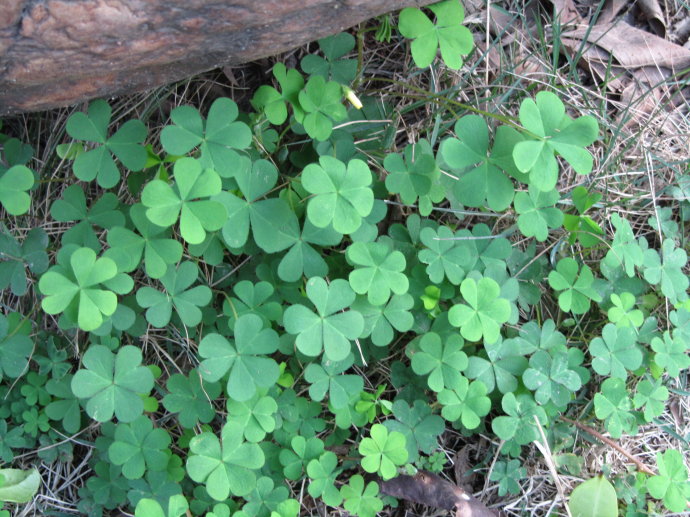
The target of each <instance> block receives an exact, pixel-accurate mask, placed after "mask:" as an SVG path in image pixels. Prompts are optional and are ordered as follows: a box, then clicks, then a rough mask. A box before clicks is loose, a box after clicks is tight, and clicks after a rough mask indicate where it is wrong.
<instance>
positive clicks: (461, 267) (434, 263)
mask: <svg viewBox="0 0 690 517" xmlns="http://www.w3.org/2000/svg"><path fill="white" fill-rule="evenodd" d="M454 236H455V235H454V234H453V232H452V231H451V230H450V228H448V227H446V226H440V227H439V228H438V230H436V231H435V230H434V229H432V228H423V229H422V231H421V232H420V234H419V238H420V240H421V241H422V243H423V244H424V245H425V246H426V248H425V249H421V250H420V251H419V261H420V262H422V263H424V264H428V266H427V268H426V272H427V274H428V275H429V280H431V281H432V282H434V283H435V284H440V283H441V282H443V279H444V277H445V278H447V279H448V281H449V282H450V283H452V284H454V285H459V284H460V282H462V280H463V279H464V278H465V273H466V272H467V271H469V270H470V268H471V267H472V266H473V265H474V264H475V262H476V260H477V257H476V251H475V253H474V254H473V250H472V248H471V247H468V246H463V245H462V244H458V243H459V242H460V243H461V242H462V241H456V240H453V237H454Z"/></svg>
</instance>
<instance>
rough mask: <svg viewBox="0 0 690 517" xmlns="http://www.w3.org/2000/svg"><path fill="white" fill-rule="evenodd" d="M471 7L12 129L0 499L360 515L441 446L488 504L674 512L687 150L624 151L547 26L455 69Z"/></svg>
mask: <svg viewBox="0 0 690 517" xmlns="http://www.w3.org/2000/svg"><path fill="white" fill-rule="evenodd" d="M546 14H547V15H548V14H550V13H546ZM464 16H465V12H464V10H463V8H462V6H461V4H459V3H458V2H456V1H455V0H446V1H443V2H440V3H438V4H435V5H432V6H430V7H429V8H424V9H417V8H408V9H405V10H403V11H402V12H400V13H398V14H396V16H395V17H392V16H385V17H382V18H381V19H379V20H377V21H375V22H371V23H369V24H367V25H365V26H363V27H361V28H360V29H358V30H357V31H353V33H352V34H351V33H342V34H338V35H336V36H333V37H330V38H326V39H324V40H321V41H320V42H319V43H318V46H315V47H314V48H313V49H312V52H310V53H306V52H305V53H304V55H303V56H302V58H301V60H300V62H298V63H297V62H295V63H293V64H292V65H289V64H286V63H283V62H281V61H278V62H276V63H275V65H274V66H273V68H272V74H271V76H269V77H267V78H266V79H265V81H263V82H264V84H262V85H261V86H260V87H258V88H256V89H252V91H251V92H249V93H248V94H247V93H244V99H245V101H244V103H243V106H244V107H243V109H240V108H239V107H238V103H237V102H235V100H233V98H230V97H227V96H219V95H213V91H214V89H213V88H214V87H213V86H212V87H211V88H207V89H206V90H204V91H205V92H206V96H205V97H204V96H199V97H197V95H199V94H190V93H189V88H190V87H191V86H190V85H193V84H195V83H187V86H186V87H185V86H182V87H178V88H179V89H178V90H174V92H173V93H172V94H171V93H170V90H169V89H168V90H166V91H165V95H163V94H162V93H161V92H162V90H161V91H160V92H158V93H157V94H149V95H148V96H143V97H138V99H140V102H139V104H137V105H136V106H135V108H131V107H130V108H128V109H123V107H122V105H120V104H118V103H117V102H114V103H109V102H108V101H106V100H95V101H93V102H91V103H90V104H89V105H88V107H87V108H86V109H85V110H83V111H78V110H77V111H75V110H72V111H70V112H69V113H68V114H67V116H65V114H64V113H63V114H61V117H62V118H61V119H60V120H61V121H62V126H60V130H58V131H55V132H52V133H51V135H50V137H49V138H48V140H47V141H46V140H45V137H43V138H44V139H43V140H41V144H40V147H38V146H37V144H36V143H35V142H32V141H31V139H30V138H28V137H30V136H31V135H30V133H28V132H27V134H25V135H22V131H21V130H20V129H17V123H16V120H10V121H8V124H7V125H6V127H5V128H4V133H3V134H2V135H1V136H0V145H1V146H2V154H1V155H0V205H1V206H2V211H3V212H4V218H3V225H2V228H0V287H1V288H3V289H4V290H3V297H2V304H3V305H2V309H3V310H2V315H0V381H2V383H1V384H0V395H1V396H0V461H1V462H2V464H1V467H2V468H0V501H3V502H5V503H6V506H5V509H4V510H0V515H10V514H12V513H14V514H17V515H20V514H29V513H30V512H38V513H41V514H43V515H73V514H75V513H79V514H83V515H107V514H110V513H111V512H120V514H127V515H136V516H137V517H178V516H181V515H189V516H191V515H206V516H207V517H220V516H230V515H233V516H236V517H295V516H297V515H300V514H304V515H313V514H319V515H323V514H324V513H326V514H336V513H338V512H342V511H346V512H349V513H350V514H352V515H358V516H361V517H368V516H373V515H375V514H377V512H388V511H390V508H392V507H394V506H396V505H399V504H404V503H402V502H400V501H396V500H395V499H394V498H392V497H390V496H388V495H386V494H390V493H392V492H393V490H392V489H387V488H386V487H387V485H386V483H387V482H389V480H394V479H395V478H396V476H399V475H400V474H408V475H412V474H414V473H415V472H417V471H418V470H424V471H430V472H436V473H441V474H442V475H444V476H448V475H449V473H450V470H452V469H451V468H450V467H451V466H452V465H454V466H455V472H456V479H455V481H456V482H457V483H458V484H460V485H461V486H464V487H465V488H466V489H467V491H468V492H470V493H472V492H474V493H475V495H476V496H477V497H478V498H479V499H481V500H482V501H483V502H484V504H486V505H487V506H490V507H492V508H495V509H497V510H499V509H500V510H502V511H504V512H505V513H506V514H508V515H520V514H532V515H547V514H549V515H554V514H556V513H557V512H561V513H562V514H568V515H573V516H581V517H585V516H599V517H609V516H616V515H626V516H630V517H633V516H638V515H653V514H662V513H665V512H675V513H681V512H684V511H686V506H687V502H688V499H689V498H690V481H689V480H688V470H687V465H686V461H687V451H688V447H689V444H688V437H689V436H690V435H689V434H688V432H689V431H690V429H689V428H688V424H687V422H686V423H685V424H684V423H682V417H679V416H678V415H682V414H686V412H687V410H688V409H687V403H686V401H685V399H684V397H687V395H688V387H687V368H688V366H690V356H689V355H688V349H689V348H690V300H689V299H688V293H687V291H688V284H689V281H688V276H687V251H686V250H687V231H686V228H685V226H684V224H685V222H686V221H687V220H688V216H689V214H690V211H688V208H689V207H690V205H688V184H689V183H688V177H689V176H688V162H687V157H686V160H685V161H682V160H679V161H675V162H674V161H672V160H667V161H664V160H665V159H664V157H663V156H662V153H661V152H660V151H659V154H658V155H657V154H654V153H655V152H656V151H655V150H654V149H652V150H651V151H650V150H649V149H648V150H647V151H645V153H644V154H643V156H642V158H641V159H639V160H638V161H637V162H634V164H633V163H632V161H631V160H633V158H627V157H626V156H628V155H635V153H636V152H637V149H636V148H635V147H634V145H635V142H636V141H638V140H639V138H640V135H641V134H643V131H646V130H648V129H649V126H650V124H649V123H648V124H647V125H645V126H638V129H637V131H638V133H637V134H636V135H633V136H632V137H630V136H625V135H627V134H628V133H626V128H625V127H624V126H625V121H623V122H616V121H614V120H612V118H611V116H610V114H609V111H608V110H607V103H606V100H605V99H604V98H603V97H601V96H599V97H597V96H595V95H587V92H589V91H591V90H588V89H587V88H593V87H594V86H596V85H587V84H583V83H579V82H578V80H577V77H578V76H577V72H576V70H574V66H573V65H571V64H570V63H565V64H563V65H560V64H559V61H558V59H559V58H558V55H557V54H558V52H557V51H554V50H553V49H549V48H548V45H544V46H543V48H544V52H545V53H544V57H545V58H549V59H552V60H553V61H552V62H551V64H552V65H553V69H552V71H553V73H552V74H546V73H545V74H542V75H539V79H538V80H533V81H529V80H524V79H522V78H521V76H520V75H519V74H518V73H517V72H516V71H515V69H511V70H510V72H509V73H502V74H496V76H495V77H494V78H493V82H486V83H485V84H484V87H483V88H472V89H468V88H467V85H469V84H473V83H472V81H473V80H474V79H473V77H476V76H478V75H481V74H482V68H481V67H482V66H483V67H488V65H487V63H488V62H489V57H490V56H489V53H490V51H492V50H496V49H495V48H494V47H491V48H490V47H486V46H482V45H480V46H479V47H477V46H476V45H475V38H474V37H473V34H472V32H471V31H470V30H469V29H468V28H467V25H466V24H463V19H464ZM552 23H553V26H551V27H549V28H548V30H549V31H551V32H548V31H547V27H541V29H542V30H543V32H541V33H540V34H541V36H542V37H543V38H546V37H547V34H550V35H551V36H552V37H553V38H554V41H556V40H557V34H556V33H557V30H558V28H559V25H558V23H557V21H556V19H552ZM395 25H397V29H396V28H395ZM353 34H354V35H353ZM377 40H378V41H377ZM544 41H545V40H544ZM542 43H543V41H542ZM369 45H371V47H372V48H376V45H381V46H383V47H384V48H387V50H385V52H386V53H388V52H389V51H390V50H391V49H393V50H395V51H397V52H399V53H400V54H401V56H402V57H401V58H400V59H401V60H402V61H404V62H405V63H406V66H407V67H408V68H406V69H405V74H407V75H406V79H405V80H404V81H402V80H399V78H398V77H397V76H396V75H395V74H386V73H382V74H381V75H377V71H378V72H381V71H384V72H385V68H384V67H383V65H382V64H381V63H385V59H383V61H381V58H380V56H379V55H378V54H377V52H378V51H376V50H368V46H369ZM386 45H388V47H385V46H386ZM407 49H409V53H408V54H406V50H407ZM550 52H553V56H551V54H550ZM405 56H407V57H405ZM549 56H551V57H549ZM291 57H292V59H293V60H294V55H292V56H291ZM465 59H466V60H467V62H465V61H464V60H465ZM530 59H536V58H535V56H534V55H533V56H531V57H530ZM377 63H378V64H377ZM546 64H547V65H548V64H549V61H548V60H547V62H546ZM377 67H378V68H377ZM485 72H486V74H487V75H486V77H488V68H486V70H485ZM562 74H570V79H569V80H568V81H562V78H563V75H562ZM511 81H512V83H510V84H509V82H511ZM518 86H519V87H518ZM468 91H470V92H471V93H468ZM171 99H172V100H171ZM394 99H398V101H397V102H398V103H397V104H396V103H395V102H394ZM185 101H188V102H185ZM686 127H687V126H686ZM644 134H647V133H644ZM15 135H16V136H15ZM22 136H23V138H22V139H20V138H17V137H22ZM686 136H687V135H686ZM686 144H687V142H686ZM650 148H651V147H650ZM634 159H638V158H634ZM639 163H642V164H643V165H646V166H647V169H646V170H642V171H641V172H640V171H635V172H631V173H630V174H629V175H628V174H626V173H624V172H622V171H623V170H624V169H626V170H630V169H632V168H634V167H636V166H638V165H639ZM654 168H655V170H653V169H654ZM618 170H620V171H621V172H620V173H616V172H612V171H618ZM662 174H663V175H665V176H664V180H663V181H657V178H655V175H656V176H657V177H661V175H662ZM674 419H675V421H674ZM686 420H687V417H686ZM650 437H651V438H650ZM469 474H471V476H470V475H469ZM430 502H433V501H430ZM113 514H114V513H113ZM458 516H459V517H463V514H461V513H460V512H458Z"/></svg>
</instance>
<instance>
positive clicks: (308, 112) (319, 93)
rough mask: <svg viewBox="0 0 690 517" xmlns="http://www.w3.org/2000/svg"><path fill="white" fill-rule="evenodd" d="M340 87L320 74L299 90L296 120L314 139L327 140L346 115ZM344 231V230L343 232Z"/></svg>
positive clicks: (311, 78)
mask: <svg viewBox="0 0 690 517" xmlns="http://www.w3.org/2000/svg"><path fill="white" fill-rule="evenodd" d="M342 97H343V92H342V87H341V86H340V84H339V83H337V82H335V81H328V82H326V80H325V79H324V78H323V77H321V76H320V75H314V76H312V77H310V78H309V81H307V84H306V85H305V86H304V89H302V91H301V92H299V103H300V106H301V107H302V109H303V110H304V118H302V119H301V120H299V119H298V120H297V121H298V122H299V123H301V124H302V125H303V126H304V129H305V131H306V132H307V134H308V135H309V136H310V137H312V138H313V139H315V140H321V141H323V140H327V139H328V137H329V136H331V133H332V132H333V122H338V121H340V120H343V119H344V118H345V117H347V110H346V109H345V106H344V105H343V103H342V102H341V99H342ZM343 233H344V232H343Z"/></svg>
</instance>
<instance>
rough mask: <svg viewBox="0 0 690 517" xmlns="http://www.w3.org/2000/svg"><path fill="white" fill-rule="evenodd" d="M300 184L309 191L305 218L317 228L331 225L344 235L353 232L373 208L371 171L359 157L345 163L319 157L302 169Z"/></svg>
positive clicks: (331, 158)
mask: <svg viewBox="0 0 690 517" xmlns="http://www.w3.org/2000/svg"><path fill="white" fill-rule="evenodd" d="M302 185H303V186H304V188H305V189H306V190H307V191H308V192H309V193H311V194H314V196H313V197H312V198H310V199H309V204H308V205H307V217H308V218H309V221H310V222H311V223H312V224H313V225H314V226H316V227H317V228H325V227H326V226H328V225H330V224H332V225H333V228H334V229H335V230H336V231H337V232H339V233H343V234H350V233H353V232H355V231H356V230H357V229H358V228H359V227H360V226H361V224H362V219H363V218H364V217H366V216H368V215H369V214H370V213H371V211H372V209H373V207H374V193H373V192H372V190H371V188H370V185H371V171H370V170H369V167H368V166H367V164H366V163H364V162H363V161H361V160H350V161H349V162H348V164H347V166H346V165H345V164H344V163H343V162H341V161H340V160H338V159H336V158H333V157H331V156H322V157H321V158H319V164H318V165H317V164H315V163H312V164H309V165H307V167H306V168H305V169H304V170H303V171H302Z"/></svg>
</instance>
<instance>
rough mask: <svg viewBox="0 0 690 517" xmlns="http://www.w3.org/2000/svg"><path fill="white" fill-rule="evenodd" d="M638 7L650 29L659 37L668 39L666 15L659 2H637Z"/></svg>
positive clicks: (650, 0)
mask: <svg viewBox="0 0 690 517" xmlns="http://www.w3.org/2000/svg"><path fill="white" fill-rule="evenodd" d="M635 5H637V7H638V8H639V9H640V12H641V13H642V17H643V18H644V19H645V20H647V23H649V27H650V28H651V29H652V31H654V34H656V35H657V36H659V37H662V38H664V37H666V22H665V21H664V14H663V13H662V12H661V7H660V6H659V2H658V1H657V0H637V4H635Z"/></svg>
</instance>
